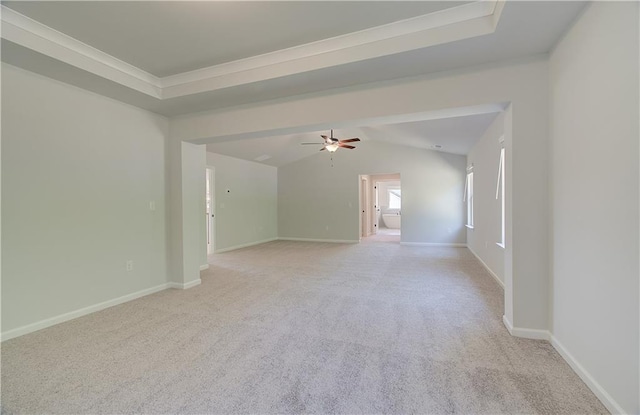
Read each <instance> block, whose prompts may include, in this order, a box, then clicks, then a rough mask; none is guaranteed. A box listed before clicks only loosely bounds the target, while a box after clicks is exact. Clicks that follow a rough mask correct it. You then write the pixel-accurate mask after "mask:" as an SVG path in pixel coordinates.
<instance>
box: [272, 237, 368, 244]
mask: <svg viewBox="0 0 640 415" xmlns="http://www.w3.org/2000/svg"><path fill="white" fill-rule="evenodd" d="M278 239H279V240H281V241H298V242H326V243H331V244H357V243H359V242H360V241H359V240H355V239H315V238H289V237H282V238H278Z"/></svg>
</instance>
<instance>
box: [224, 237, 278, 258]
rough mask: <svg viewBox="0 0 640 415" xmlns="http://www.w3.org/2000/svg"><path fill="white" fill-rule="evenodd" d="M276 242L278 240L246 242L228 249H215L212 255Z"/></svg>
mask: <svg viewBox="0 0 640 415" xmlns="http://www.w3.org/2000/svg"><path fill="white" fill-rule="evenodd" d="M277 240H278V238H268V239H263V240H261V241H255V242H247V243H246V244H240V245H234V246H230V247H228V248H222V249H216V250H215V251H213V254H214V255H215V254H220V253H223V252H229V251H235V250H236V249H241V248H248V247H250V246H254V245H261V244H266V243H267V242H273V241H277Z"/></svg>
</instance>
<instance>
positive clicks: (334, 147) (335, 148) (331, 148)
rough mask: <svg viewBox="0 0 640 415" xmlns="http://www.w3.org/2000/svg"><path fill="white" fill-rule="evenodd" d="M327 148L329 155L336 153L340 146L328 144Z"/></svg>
mask: <svg viewBox="0 0 640 415" xmlns="http://www.w3.org/2000/svg"><path fill="white" fill-rule="evenodd" d="M325 148H326V149H327V151H329V153H335V151H336V150H337V149H338V145H337V144H328V145H326V146H325Z"/></svg>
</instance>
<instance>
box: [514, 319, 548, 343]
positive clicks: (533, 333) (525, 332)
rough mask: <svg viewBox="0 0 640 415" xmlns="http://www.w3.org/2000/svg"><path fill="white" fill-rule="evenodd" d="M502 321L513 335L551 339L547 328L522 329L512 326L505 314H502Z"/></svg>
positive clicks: (535, 338)
mask: <svg viewBox="0 0 640 415" xmlns="http://www.w3.org/2000/svg"><path fill="white" fill-rule="evenodd" d="M502 322H503V323H504V325H505V326H506V327H507V330H509V333H510V334H511V335H512V336H514V337H522V338H524V339H532V340H547V341H549V340H550V339H551V333H549V330H540V329H523V328H520V327H513V324H512V323H511V322H510V321H509V319H508V318H507V316H506V315H503V316H502Z"/></svg>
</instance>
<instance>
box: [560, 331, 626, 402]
mask: <svg viewBox="0 0 640 415" xmlns="http://www.w3.org/2000/svg"><path fill="white" fill-rule="evenodd" d="M551 345H552V346H553V348H554V349H556V350H557V351H558V353H559V354H560V356H562V358H563V359H564V360H566V361H567V363H568V364H569V366H571V369H573V371H574V372H576V374H577V375H578V376H580V379H582V381H583V382H584V383H585V384H586V385H587V386H588V387H589V389H591V391H592V392H593V393H594V395H596V397H597V398H598V399H600V402H602V404H603V405H604V406H605V407H606V408H607V409H608V410H609V412H611V413H612V414H625V413H626V412H625V411H624V409H622V406H620V404H618V402H616V401H615V399H613V398H612V397H611V395H609V393H607V391H606V390H605V389H604V388H603V387H602V385H600V384H599V383H598V382H597V381H596V380H595V379H594V378H593V376H591V374H590V373H589V372H588V371H587V370H586V369H585V368H584V367H583V366H582V365H581V364H580V363H579V362H578V361H577V360H576V358H575V357H573V355H572V354H571V353H569V351H568V350H567V349H566V348H565V347H564V346H563V345H562V343H560V341H559V340H558V339H557V338H556V337H555V336H554V335H551Z"/></svg>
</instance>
